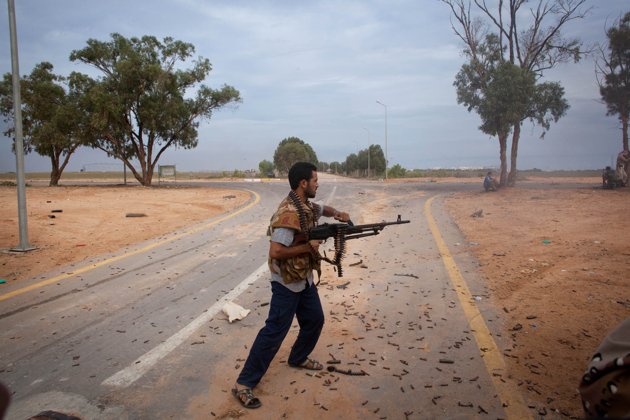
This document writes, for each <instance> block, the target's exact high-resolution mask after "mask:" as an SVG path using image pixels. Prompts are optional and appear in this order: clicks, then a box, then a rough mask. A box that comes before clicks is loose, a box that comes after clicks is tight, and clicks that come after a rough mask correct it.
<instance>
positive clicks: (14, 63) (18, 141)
mask: <svg viewBox="0 0 630 420" xmlns="http://www.w3.org/2000/svg"><path fill="white" fill-rule="evenodd" d="M7 3H8V6H9V32H10V38H11V71H12V72H13V112H14V119H13V120H14V124H15V166H16V174H17V175H16V182H17V199H18V221H19V226H20V244H19V245H18V246H17V247H15V248H12V249H11V251H19V252H26V251H31V250H33V249H35V247H34V246H32V245H30V244H29V243H28V223H27V216H26V188H25V182H24V140H23V138H22V136H23V134H22V98H21V97H20V69H19V66H18V48H17V31H16V30H15V4H14V3H13V0H7Z"/></svg>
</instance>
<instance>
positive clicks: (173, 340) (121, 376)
mask: <svg viewBox="0 0 630 420" xmlns="http://www.w3.org/2000/svg"><path fill="white" fill-rule="evenodd" d="M266 272H267V263H266V262H265V263H264V264H263V265H261V266H260V267H259V268H258V269H257V270H256V271H254V272H253V273H252V274H250V275H249V276H248V277H247V278H246V279H245V280H243V281H242V282H240V283H239V285H238V286H236V287H235V288H234V289H233V290H232V291H231V292H229V293H228V294H227V295H225V296H223V297H222V298H221V299H219V300H218V301H217V302H215V303H214V304H213V305H212V306H211V307H209V308H208V310H207V311H206V312H204V313H203V314H201V315H200V316H198V317H197V318H195V319H194V320H193V321H192V322H191V323H190V324H188V325H186V326H185V327H184V328H182V329H181V330H180V331H178V332H177V333H176V334H174V335H172V336H171V337H170V338H169V339H168V340H166V341H165V342H163V343H162V344H160V345H159V346H157V347H154V348H153V349H152V350H150V351H148V352H147V353H145V354H143V355H142V356H140V357H139V358H138V359H137V360H135V361H134V362H132V363H131V364H130V365H129V366H127V367H126V368H125V369H123V370H121V371H119V372H117V373H115V374H114V375H112V376H110V377H109V378H107V379H105V380H104V381H103V382H102V385H107V386H115V387H120V388H125V387H128V386H129V385H131V384H132V383H134V382H135V381H137V380H138V379H140V378H141V377H142V375H144V374H145V373H147V372H148V371H149V370H150V369H151V368H153V366H155V364H156V363H157V362H159V361H160V360H162V359H163V358H164V357H165V356H166V355H168V354H169V353H170V352H171V351H173V350H175V348H177V346H179V345H180V344H182V343H183V342H184V341H186V340H187V339H188V338H189V337H190V336H191V335H193V334H194V332H195V331H197V329H198V328H200V327H202V326H203V325H204V324H205V323H206V322H208V321H210V320H211V319H212V317H213V316H215V315H216V314H217V313H218V312H219V311H220V310H221V308H223V305H225V304H226V303H228V302H230V301H232V300H234V299H235V298H237V297H238V296H239V295H240V294H241V293H243V292H244V291H245V290H247V288H248V287H249V286H251V285H252V284H254V282H255V281H256V280H258V279H259V278H260V277H261V276H262V275H263V274H264V273H266Z"/></svg>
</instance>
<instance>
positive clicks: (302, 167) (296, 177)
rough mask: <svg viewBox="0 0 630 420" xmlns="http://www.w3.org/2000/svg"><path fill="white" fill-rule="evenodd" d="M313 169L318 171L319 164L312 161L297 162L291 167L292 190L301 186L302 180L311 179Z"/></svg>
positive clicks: (290, 183)
mask: <svg viewBox="0 0 630 420" xmlns="http://www.w3.org/2000/svg"><path fill="white" fill-rule="evenodd" d="M313 171H315V172H317V166H315V165H313V164H312V163H310V162H297V163H294V164H293V166H291V169H289V185H290V186H291V189H292V190H295V189H297V187H299V186H300V181H301V180H303V179H304V180H306V181H310V179H311V177H312V176H313Z"/></svg>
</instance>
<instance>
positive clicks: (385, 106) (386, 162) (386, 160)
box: [376, 101, 389, 180]
mask: <svg viewBox="0 0 630 420" xmlns="http://www.w3.org/2000/svg"><path fill="white" fill-rule="evenodd" d="M376 103H378V104H381V105H383V108H385V180H387V166H388V165H389V161H388V159H387V105H385V104H384V103H382V102H381V101H376Z"/></svg>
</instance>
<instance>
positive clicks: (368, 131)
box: [363, 127, 370, 178]
mask: <svg viewBox="0 0 630 420" xmlns="http://www.w3.org/2000/svg"><path fill="white" fill-rule="evenodd" d="M363 129H364V130H365V131H367V134H368V150H367V153H368V175H367V176H368V178H369V177H370V130H368V129H367V128H365V127H363Z"/></svg>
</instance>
